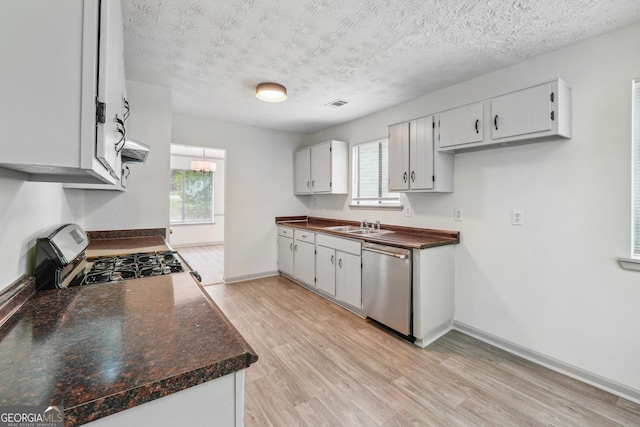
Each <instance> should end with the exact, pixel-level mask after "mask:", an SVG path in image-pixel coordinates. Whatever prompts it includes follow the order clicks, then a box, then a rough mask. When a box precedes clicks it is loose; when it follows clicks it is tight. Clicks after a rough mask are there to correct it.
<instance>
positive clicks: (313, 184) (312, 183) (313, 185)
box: [311, 179, 316, 188]
mask: <svg viewBox="0 0 640 427" xmlns="http://www.w3.org/2000/svg"><path fill="white" fill-rule="evenodd" d="M311 188H316V180H315V179H314V180H313V181H311Z"/></svg>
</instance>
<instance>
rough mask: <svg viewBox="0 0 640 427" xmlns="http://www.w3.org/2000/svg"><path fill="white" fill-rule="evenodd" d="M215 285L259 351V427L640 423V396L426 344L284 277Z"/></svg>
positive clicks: (460, 337) (252, 400)
mask: <svg viewBox="0 0 640 427" xmlns="http://www.w3.org/2000/svg"><path fill="white" fill-rule="evenodd" d="M206 289H207V291H208V292H209V294H210V295H211V296H212V298H213V299H214V301H215V302H216V303H217V304H218V305H219V306H220V308H221V309H222V310H223V311H224V312H225V313H226V315H227V316H228V317H229V318H230V319H231V321H232V322H233V323H234V325H236V327H237V328H238V330H239V331H240V332H241V333H242V335H243V336H244V337H245V338H246V340H247V341H248V342H249V343H250V344H251V346H252V347H253V348H254V349H255V350H256V352H257V353H258V356H259V360H258V362H257V363H256V364H254V365H252V366H251V367H250V368H249V369H247V375H246V388H245V392H246V395H245V396H246V397H245V425H246V426H248V427H252V426H261V427H262V426H558V427H559V426H619V425H625V426H638V425H640V405H636V404H634V403H632V402H630V401H628V400H625V399H622V398H618V397H617V396H614V395H612V394H609V393H607V392H604V391H602V390H599V389H597V388H594V387H591V386H589V385H587V384H584V383H581V382H579V381H576V380H573V379H571V378H568V377H566V376H564V375H561V374H558V373H556V372H553V371H550V370H548V369H546V368H543V367H541V366H539V365H536V364H533V363H530V362H528V361H526V360H524V359H521V358H519V357H516V356H513V355H511V354H509V353H506V352H504V351H502V350H499V349H497V348H494V347H492V346H490V345H487V344H485V343H483V342H481V341H478V340H475V339H473V338H471V337H469V336H466V335H464V334H461V333H459V332H450V333H448V334H447V335H445V336H444V337H443V338H441V339H440V340H438V341H437V342H436V343H434V344H432V345H431V346H429V347H427V348H426V349H421V348H418V347H415V346H413V345H412V344H410V343H408V342H406V341H404V340H401V339H399V338H397V337H395V336H393V335H391V334H389V333H387V332H385V331H382V330H380V329H379V328H378V327H376V326H374V325H372V324H371V323H370V322H368V321H366V320H364V319H361V318H359V317H357V316H355V315H354V314H352V313H350V312H348V311H346V310H344V309H342V308H340V307H338V306H336V305H334V304H332V303H330V302H328V301H326V300H324V299H323V298H321V297H319V296H317V295H315V294H314V293H312V292H310V291H308V290H306V289H304V288H303V287H301V286H299V285H297V284H295V283H293V282H291V281H289V280H287V279H285V278H283V277H272V278H267V279H260V280H252V281H247V282H242V283H235V284H230V285H217V286H209V287H207V288H206Z"/></svg>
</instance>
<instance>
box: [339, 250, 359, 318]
mask: <svg viewBox="0 0 640 427" xmlns="http://www.w3.org/2000/svg"><path fill="white" fill-rule="evenodd" d="M336 259H337V260H338V261H337V265H336V298H337V299H338V300H340V301H342V302H344V303H345V304H349V305H350V306H352V307H355V308H357V309H359V310H361V309H362V258H361V257H360V255H353V254H348V253H346V252H340V251H336Z"/></svg>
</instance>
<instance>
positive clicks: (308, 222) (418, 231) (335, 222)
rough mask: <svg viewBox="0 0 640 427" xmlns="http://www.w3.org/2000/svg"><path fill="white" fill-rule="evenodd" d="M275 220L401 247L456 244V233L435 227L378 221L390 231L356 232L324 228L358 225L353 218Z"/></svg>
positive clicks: (281, 218) (458, 234) (284, 223)
mask: <svg viewBox="0 0 640 427" xmlns="http://www.w3.org/2000/svg"><path fill="white" fill-rule="evenodd" d="M276 223H277V224H279V225H284V226H287V227H292V228H298V229H302V230H309V231H314V232H322V233H325V234H333V235H335V236H339V237H347V238H350V239H357V240H362V241H365V242H372V243H380V244H384V245H389V246H396V247H399V248H405V249H426V248H432V247H436V246H444V245H455V244H458V243H460V232H459V231H452V230H438V229H432V228H417V227H404V226H399V225H388V224H381V226H380V228H381V229H382V230H391V231H393V233H387V234H374V235H365V236H362V235H357V234H352V233H346V232H343V231H334V230H328V229H327V228H326V227H335V226H340V225H352V226H359V225H360V223H359V222H356V221H347V220H339V219H333V218H319V217H312V216H310V217H307V216H288V217H277V218H276Z"/></svg>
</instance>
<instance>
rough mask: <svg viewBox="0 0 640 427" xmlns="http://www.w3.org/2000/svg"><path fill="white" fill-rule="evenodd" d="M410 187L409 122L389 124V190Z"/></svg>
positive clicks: (400, 189) (402, 189)
mask: <svg viewBox="0 0 640 427" xmlns="http://www.w3.org/2000/svg"><path fill="white" fill-rule="evenodd" d="M408 189H409V122H405V123H399V124H397V125H392V126H389V191H404V190H408Z"/></svg>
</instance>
